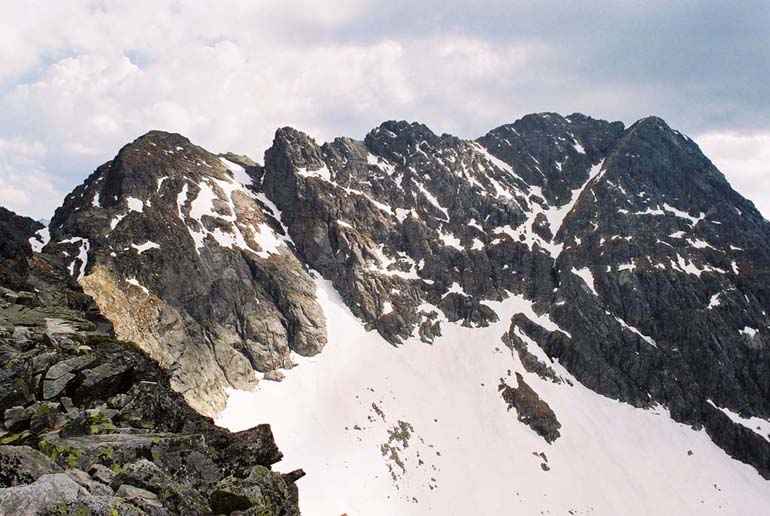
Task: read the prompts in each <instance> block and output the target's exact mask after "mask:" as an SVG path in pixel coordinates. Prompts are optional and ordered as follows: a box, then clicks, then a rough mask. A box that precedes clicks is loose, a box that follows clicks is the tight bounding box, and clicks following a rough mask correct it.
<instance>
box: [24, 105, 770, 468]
mask: <svg viewBox="0 0 770 516" xmlns="http://www.w3.org/2000/svg"><path fill="white" fill-rule="evenodd" d="M242 174H246V176H244V175H242ZM239 177H240V179H239ZM49 231H50V235H51V242H50V243H49V244H48V245H46V246H45V247H44V248H43V250H42V255H44V256H45V257H46V259H48V260H52V261H57V262H58V263H61V264H62V266H64V267H66V268H68V269H69V270H70V273H71V276H72V277H73V278H75V279H78V281H79V283H80V284H82V285H83V287H84V289H85V290H86V292H88V293H90V294H91V295H92V296H93V297H94V299H95V300H96V303H97V304H98V305H99V306H100V308H102V310H103V311H105V314H106V315H107V317H108V318H110V319H111V320H113V322H115V326H116V330H117V332H118V335H119V336H121V337H126V338H128V337H131V338H135V340H137V342H138V343H139V344H140V345H141V346H142V347H143V348H144V349H146V350H148V352H149V353H150V354H151V355H152V356H153V357H155V358H157V359H158V360H159V361H160V363H161V364H162V365H163V366H164V367H169V368H171V370H172V371H173V375H174V376H173V378H174V382H175V383H174V387H175V388H176V389H178V390H180V391H182V392H184V393H185V396H186V397H187V399H188V400H190V401H191V402H192V403H193V404H194V405H195V406H196V408H199V409H200V410H203V411H205V412H208V413H212V412H215V411H216V410H217V408H220V407H221V405H222V402H223V399H224V394H223V389H224V388H226V387H237V388H244V387H249V386H251V385H253V383H254V381H255V380H254V375H253V374H252V373H251V370H252V369H256V370H257V371H261V372H264V373H267V374H268V375H269V376H270V377H273V378H275V377H278V376H279V375H278V374H277V373H273V371H275V370H276V369H280V368H287V367H291V365H292V364H291V353H292V352H297V353H300V354H312V353H316V352H318V351H319V350H320V349H321V348H322V346H323V343H324V342H325V331H324V323H323V318H322V317H321V315H320V312H319V311H318V308H317V305H316V304H315V302H314V292H313V287H312V283H311V282H310V281H309V276H308V269H309V268H312V269H314V270H316V271H318V272H319V273H320V274H321V275H322V276H324V277H325V278H326V279H329V280H331V281H332V282H333V285H334V287H335V288H336V289H337V291H338V292H339V293H340V295H341V296H342V298H343V300H344V301H345V302H346V304H347V305H348V306H349V307H350V309H351V310H352V312H353V313H354V314H355V315H356V316H357V317H359V318H360V319H361V320H363V321H364V322H365V323H366V324H367V325H368V327H369V328H371V329H373V330H376V331H378V332H379V333H381V334H382V335H383V336H384V337H385V338H386V339H387V340H389V341H390V342H391V343H393V344H394V345H398V344H400V343H401V342H403V341H405V340H407V339H410V338H413V337H417V338H419V339H421V340H423V341H424V342H426V343H430V342H432V341H433V340H434V338H435V337H436V336H437V335H440V333H441V326H442V322H444V321H453V322H454V321H460V322H462V324H464V325H467V326H471V327H474V326H485V325H487V324H489V323H490V322H493V321H496V320H497V318H498V314H496V313H495V312H494V310H492V309H491V308H490V307H489V305H488V304H487V303H485V301H487V302H488V301H499V300H501V299H504V298H508V297H510V296H517V297H519V298H520V299H521V300H522V302H524V303H525V304H526V305H527V306H529V309H528V310H527V313H521V314H518V315H516V316H514V318H513V320H512V321H511V325H510V330H509V331H508V333H507V335H506V338H505V343H506V344H507V345H509V347H510V349H511V352H512V353H514V356H516V357H518V358H519V359H520V360H522V362H523V363H524V364H525V365H526V366H527V368H528V370H532V371H535V372H537V374H539V375H543V376H544V377H548V378H551V379H552V380H553V381H560V378H559V377H558V376H557V375H556V374H555V373H553V369H552V368H551V365H552V364H553V363H555V362H556V361H558V363H559V364H561V365H563V366H564V367H566V368H567V370H568V371H569V372H570V373H571V374H573V375H574V376H575V377H576V378H577V379H578V380H579V381H580V382H582V383H583V384H585V385H586V386H588V387H589V388H591V389H593V390H594V391H596V392H599V393H601V394H603V395H605V396H609V397H612V398H615V399H619V400H622V401H625V402H628V403H630V404H633V405H635V406H638V407H652V406H654V405H656V404H660V405H664V406H666V407H667V408H668V409H669V410H670V412H671V415H672V417H673V418H674V419H676V420H677V421H680V422H684V423H687V424H691V425H694V426H696V427H701V426H702V427H704V428H705V429H706V430H707V432H708V433H709V435H711V437H712V439H713V440H714V441H715V442H716V443H717V444H718V445H719V446H721V447H722V448H724V449H725V450H726V451H727V452H728V453H730V454H731V455H733V456H734V457H735V458H737V459H739V460H742V461H745V462H748V463H750V464H752V465H753V466H754V467H756V468H757V470H758V471H759V472H760V473H762V474H763V475H765V476H770V460H769V458H770V442H768V440H767V439H766V437H765V436H763V435H760V434H758V433H756V432H755V431H754V430H753V429H751V428H747V427H746V426H745V425H742V424H741V423H740V422H739V421H738V420H736V419H735V418H732V417H730V415H731V414H738V415H739V416H740V417H742V418H744V419H745V418H749V417H760V418H764V419H767V418H768V417H770V407H769V406H768V404H767V400H768V399H769V398H768V392H769V391H770V354H768V350H767V344H766V339H767V338H768V331H770V330H769V328H770V326H768V318H767V309H768V303H769V302H770V299H768V294H767V287H766V285H767V281H766V279H767V274H768V271H770V261H769V260H768V250H769V249H770V247H768V243H770V240H769V238H770V226H769V225H768V223H767V222H766V221H765V220H764V219H763V218H762V216H761V215H760V214H759V212H758V211H757V210H756V209H755V208H754V206H753V205H752V204H751V203H750V202H749V201H747V200H746V199H744V198H743V197H741V196H740V195H738V194H737V193H736V192H734V191H733V190H732V189H731V188H730V186H729V184H728V183H727V181H726V180H725V178H724V176H723V175H722V174H721V173H720V172H719V171H718V170H717V169H716V168H715V167H714V166H713V164H711V162H710V161H709V160H708V159H707V158H706V157H705V156H703V154H702V153H701V151H700V149H699V148H698V147H697V145H696V144H695V143H694V142H692V141H691V140H690V139H689V138H687V137H686V136H684V135H682V134H680V133H678V132H677V131H675V130H672V129H671V128H669V127H668V126H667V125H666V124H665V122H663V121H662V120H660V119H658V118H655V117H650V118H646V119H643V120H640V121H638V122H637V123H635V124H634V125H632V126H631V127H628V128H626V127H624V125H623V124H622V123H620V122H606V121H601V120H595V119H592V118H590V117H587V116H584V115H580V114H574V115H570V116H568V117H563V116H561V115H558V114H554V113H540V114H533V115H528V116H525V117H523V118H522V119H520V120H518V121H516V122H514V123H512V124H507V125H504V126H501V127H499V128H496V129H494V130H492V131H490V132H489V133H488V134H486V135H485V136H483V137H481V138H479V139H477V140H475V141H468V140H462V139H459V138H456V137H454V136H451V135H436V134H434V133H433V132H432V131H430V129H428V128H427V127H426V126H424V125H422V124H416V123H407V122H386V123H384V124H382V125H381V126H379V127H378V128H376V129H374V130H372V131H371V132H370V133H369V134H368V135H367V136H366V137H365V138H364V140H363V141H358V140H353V139H350V138H338V139H335V140H334V141H332V142H328V143H325V144H322V145H319V144H317V143H316V142H315V141H314V140H313V139H312V138H311V137H309V136H308V135H306V134H304V133H302V132H300V131H297V130H295V129H292V128H282V129H279V130H278V131H277V132H276V137H275V140H274V143H273V145H272V147H271V148H270V149H268V150H267V152H266V153H265V164H264V166H258V165H255V164H254V163H253V162H251V161H247V160H245V159H243V158H239V157H237V156H233V155H230V156H229V157H228V156H215V155H213V154H210V153H208V152H206V151H204V150H203V149H200V148H198V147H195V146H193V145H192V144H190V143H189V141H187V140H186V139H184V138H183V137H181V136H179V135H170V134H166V133H159V132H152V133H148V135H146V136H144V137H142V138H139V139H138V140H137V141H135V142H134V143H132V144H130V145H128V146H127V147H125V148H124V149H122V150H121V152H120V153H119V154H118V156H117V157H116V158H115V159H114V160H113V161H111V162H109V163H108V164H106V165H104V166H102V167H100V168H99V169H98V170H97V171H96V172H95V173H94V174H93V175H92V176H91V177H89V178H88V179H87V180H86V182H85V183H84V184H83V185H81V186H80V187H78V189H76V190H75V191H74V192H73V193H72V194H71V195H70V196H68V198H67V200H66V201H65V204H64V206H63V207H62V208H60V209H59V210H58V211H57V213H56V215H55V216H54V218H53V220H52V222H51V225H50V229H49ZM258 235H261V236H258ZM64 253H66V255H65V254H64ZM33 259H34V258H33ZM287 280H288V281H287ZM254 299H257V300H258V302H255V301H254ZM110 307H117V309H116V308H110ZM129 309H130V310H129ZM263 321H268V322H267V323H265V324H264V325H262V324H261V323H262V322H263ZM199 356H200V357H202V358H201V359H200V360H198V358H197V357H199ZM204 377H205V378H206V381H207V383H206V385H202V384H201V378H204ZM503 392H509V393H510V391H507V390H506V389H503ZM535 394H536V393H535ZM510 397H511V396H509V398H510ZM524 398H525V399H533V400H534V399H536V398H535V396H525V397H524ZM540 401H542V402H543V403H545V406H547V401H548V400H540ZM501 402H502V401H501ZM533 403H536V402H533ZM531 408H535V409H536V408H537V407H535V406H533V407H528V409H531ZM517 413H518V415H519V416H521V412H520V411H519V408H518V407H517ZM555 418H557V419H558V414H556V415H555ZM551 435H555V434H551ZM554 438H556V437H554Z"/></svg>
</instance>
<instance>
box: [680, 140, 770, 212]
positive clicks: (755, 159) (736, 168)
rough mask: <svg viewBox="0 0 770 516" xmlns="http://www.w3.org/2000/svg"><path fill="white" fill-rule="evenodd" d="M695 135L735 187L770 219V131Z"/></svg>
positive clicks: (705, 151) (706, 152) (700, 144)
mask: <svg viewBox="0 0 770 516" xmlns="http://www.w3.org/2000/svg"><path fill="white" fill-rule="evenodd" d="M694 139H695V141H696V142H697V143H698V145H699V146H700V148H701V150H703V152H704V153H705V154H706V156H708V157H709V158H710V159H711V161H712V162H713V163H714V164H715V165H716V166H717V168H718V169H719V170H721V171H722V173H723V174H724V175H725V176H726V177H727V180H728V181H730V184H731V185H732V186H733V188H735V190H736V191H738V192H739V193H740V194H741V195H743V196H744V197H747V198H748V199H750V200H752V201H753V202H754V204H755V205H756V207H757V209H759V211H761V212H762V214H763V215H764V216H765V218H766V219H770V132H761V133H737V132H725V131H719V132H708V133H703V134H700V135H697V136H695V137H694Z"/></svg>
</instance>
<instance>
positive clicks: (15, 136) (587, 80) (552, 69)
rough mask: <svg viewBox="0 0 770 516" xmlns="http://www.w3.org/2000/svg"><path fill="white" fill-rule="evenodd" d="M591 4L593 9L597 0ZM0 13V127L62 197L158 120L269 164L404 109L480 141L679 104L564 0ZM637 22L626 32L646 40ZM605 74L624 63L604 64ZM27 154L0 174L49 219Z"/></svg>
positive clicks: (48, 5) (365, 1) (132, 6)
mask: <svg viewBox="0 0 770 516" xmlns="http://www.w3.org/2000/svg"><path fill="white" fill-rule="evenodd" d="M591 2H592V4H591V5H592V6H593V7H592V9H589V10H594V11H595V10H597V9H599V7H601V6H602V5H604V4H606V2H605V3H604V4H603V3H602V2H603V0H591ZM514 4H515V5H514ZM604 7H605V8H606V9H605V11H606V12H607V14H608V16H610V15H611V16H612V20H613V24H616V25H618V29H617V30H618V32H617V33H615V34H614V35H613V34H612V33H610V32H608V31H609V30H610V29H611V27H612V26H613V24H605V25H604V26H603V30H604V36H606V37H607V38H609V39H613V38H614V40H613V41H617V40H619V38H622V37H625V36H623V34H625V33H626V32H628V31H626V30H625V29H624V26H623V23H631V24H633V21H634V20H637V19H640V17H641V19H644V20H646V21H645V23H652V22H651V21H650V20H652V21H654V19H655V15H654V12H655V11H646V12H644V13H641V11H639V10H636V11H633V12H631V13H630V21H628V22H624V21H623V20H624V18H623V16H621V15H627V14H629V13H627V12H625V11H622V9H620V8H619V7H617V5H616V4H615V3H612V2H610V3H609V4H607V5H604ZM640 13H641V14H640ZM677 13H679V11H677ZM3 14H4V15H3V17H2V18H0V63H2V64H1V65H0V138H5V139H6V140H22V141H38V142H41V144H42V145H43V146H44V147H45V149H46V153H45V155H44V156H41V157H40V158H39V160H38V161H37V162H36V164H35V167H34V170H35V171H36V174H38V176H39V177H41V178H47V182H48V183H49V184H50V185H51V188H52V190H51V192H59V195H63V194H62V192H67V191H69V190H71V189H72V188H73V187H74V186H75V185H76V184H78V183H79V182H80V181H82V179H83V178H84V177H86V175H88V174H89V173H90V172H91V171H92V170H93V169H94V168H95V167H96V166H98V165H100V164H101V163H103V162H105V161H107V160H108V159H110V158H111V157H112V156H114V155H115V153H116V152H117V150H118V148H119V147H121V146H122V145H124V144H125V143H127V142H129V141H131V140H133V139H134V138H136V137H137V136H139V135H140V134H143V133H144V132H146V131H148V130H150V129H163V130H169V131H176V132H180V133H182V134H185V135H186V136H188V137H190V138H191V139H192V140H193V141H194V142H196V143H198V144H200V145H202V146H204V147H207V148H209V149H211V150H213V151H226V150H233V151H236V152H240V153H246V154H249V155H251V156H252V157H253V158H255V159H257V160H261V159H262V153H263V152H264V150H265V149H266V148H267V147H268V146H269V145H270V142H271V141H272V136H273V133H274V131H275V129H276V128H277V127H280V126H285V125H292V126H294V127H297V128H299V129H302V130H304V131H306V132H308V133H309V134H311V135H313V136H315V137H316V138H318V139H320V140H326V139H329V138H332V137H335V136H340V135H346V136H353V137H358V138H360V137H362V136H363V135H364V134H365V133H366V131H368V130H369V129H371V128H372V127H374V126H376V125H378V124H379V123H380V122H382V121H383V120H388V119H408V120H419V121H421V122H424V123H426V124H427V125H429V126H430V127H431V128H432V129H434V130H435V131H437V132H450V133H453V134H457V135H458V136H461V137H477V136H479V135H481V134H483V133H484V132H486V131H487V130H489V129H491V128H493V127H495V126H497V125H500V124H502V123H507V122H511V121H513V120H515V119H516V118H518V117H519V116H521V115H522V114H525V113H528V112H533V111H545V110H548V111H560V112H565V113H571V112H573V111H583V112H586V113H588V114H591V115H593V116H599V117H605V118H612V119H618V118H620V119H623V120H625V121H626V122H633V121H634V120H635V118H638V117H640V116H644V115H647V114H650V113H657V114H660V115H663V116H664V117H666V118H669V117H668V112H667V109H668V107H669V106H681V105H684V104H686V103H682V102H680V100H681V97H677V96H676V95H672V94H671V91H672V88H673V87H674V86H676V85H674V84H671V83H670V81H668V79H667V78H664V79H665V80H663V81H662V82H660V81H658V82H656V81H655V78H656V76H655V74H650V73H647V70H646V68H644V66H642V67H640V66H637V65H634V66H633V67H632V68H633V70H634V72H633V74H630V75H632V76H633V77H634V78H635V79H634V81H631V82H629V81H624V80H623V77H624V76H625V75H628V74H627V73H626V72H627V70H626V69H624V68H623V67H622V66H621V65H622V63H625V62H626V61H625V59H623V60H617V59H615V60H613V58H612V56H611V55H605V54H602V52H604V51H605V50H606V49H608V48H609V49H613V48H616V47H617V45H609V44H607V42H606V41H605V42H603V43H602V42H597V41H594V39H592V38H589V37H587V36H585V35H584V34H583V32H584V31H576V30H574V28H575V27H577V26H580V21H579V20H574V19H573V18H574V17H575V16H577V13H576V12H574V10H570V9H567V8H566V7H565V9H564V10H558V9H557V10H554V9H552V8H545V7H533V6H531V5H529V4H526V3H516V2H505V1H502V0H500V1H493V0H485V1H484V2H482V3H479V4H474V5H472V6H471V5H470V4H469V3H462V2H458V1H454V0H448V2H447V4H446V5H444V4H443V3H439V2H435V1H426V2H420V3H416V4H414V3H406V2H402V1H400V0H399V1H394V3H392V4H390V3H381V2H373V1H372V0H337V1H335V2H299V1H292V0H260V1H253V0H229V1H221V2H196V1H179V0H153V1H150V0H137V1H133V2H117V1H114V0H98V1H97V0H71V1H69V2H60V1H58V0H51V1H41V2H37V3H35V5H34V6H30V5H29V4H26V3H23V2H11V3H10V5H8V6H4V12H3ZM696 14H698V13H694V12H693V11H688V12H687V13H679V14H677V15H686V16H688V17H693V16H695V15H696ZM651 17H652V18H651ZM688 19H689V18H688ZM560 20H561V21H560ZM559 23H561V25H559ZM632 32H633V38H632V43H633V45H639V46H644V47H645V48H647V47H649V45H647V43H646V42H645V40H644V39H643V38H641V37H640V36H639V33H638V32H637V31H632ZM619 34H620V36H619ZM641 34H646V32H644V31H642V33H641ZM658 36H659V37H661V38H662V37H663V36H665V34H660V35H658ZM629 37H631V36H629ZM677 37H679V34H677ZM634 38H635V39H634ZM602 41H604V40H602ZM661 41H662V40H661ZM621 46H622V45H621ZM597 48H599V49H601V51H597ZM651 48H653V49H655V48H658V47H651ZM688 48H689V47H688ZM630 53H634V52H633V51H631V52H630ZM596 55H598V56H599V57H600V58H601V66H596V62H595V60H592V56H594V57H595V56H596ZM634 55H635V56H639V55H640V53H638V52H637V53H634ZM666 55H669V54H668V53H666ZM624 56H625V54H624ZM647 62H648V60H645V61H644V63H647ZM649 62H654V63H656V64H655V66H657V65H658V63H659V61H654V60H649ZM608 63H609V64H608ZM645 66H646V64H645ZM618 67H620V68H618ZM755 68H761V67H755ZM747 69H748V68H747ZM587 70H588V71H587ZM624 70H625V71H624ZM612 72H616V73H619V74H620V75H618V76H616V78H614V79H611V78H608V77H609V76H610V75H611V74H612ZM592 73H600V76H601V80H597V79H596V78H595V76H592V75H591V74H592ZM645 74H646V75H645ZM722 75H724V76H726V75H725V74H722ZM642 76H643V77H644V78H645V80H636V79H639V78H640V77H642ZM698 84H710V82H708V81H706V82H704V81H698ZM683 91H684V90H683ZM691 104H692V105H694V106H697V105H698V102H696V101H694V100H693V101H692V102H691ZM718 107H719V106H715V107H714V109H717V108H718ZM672 109H674V108H672ZM671 121H672V123H673V125H676V126H678V127H680V128H681V129H683V130H685V131H688V132H694V131H693V130H692V127H688V126H687V125H686V124H679V123H677V120H676V117H673V119H672V120H671ZM19 167H21V165H20V164H19V163H17V162H15V161H9V160H6V161H5V165H4V168H3V170H2V176H0V179H2V180H3V185H13V186H12V187H11V186H2V188H4V189H7V191H4V193H3V195H4V196H5V197H9V196H11V195H10V192H11V188H14V189H16V190H17V193H16V194H14V196H15V197H19V192H21V193H26V194H27V195H28V198H29V199H30V201H29V203H30V204H29V205H26V206H24V205H21V204H20V203H16V206H20V205H21V206H22V208H21V211H22V212H24V213H35V214H40V213H43V212H45V214H46V215H50V210H51V204H50V199H45V201H44V202H45V203H46V204H45V205H43V204H42V203H43V201H42V200H39V199H42V198H41V197H40V196H37V195H29V194H30V192H31V187H28V186H25V185H24V184H22V183H20V182H18V181H15V180H14V181H12V180H11V177H10V175H11V174H16V175H17V176H18V177H21V174H24V172H25V170H29V169H30V167H29V166H27V167H26V169H25V168H19ZM36 188H39V185H38V186H36ZM52 195H53V194H52ZM36 216H38V215H36Z"/></svg>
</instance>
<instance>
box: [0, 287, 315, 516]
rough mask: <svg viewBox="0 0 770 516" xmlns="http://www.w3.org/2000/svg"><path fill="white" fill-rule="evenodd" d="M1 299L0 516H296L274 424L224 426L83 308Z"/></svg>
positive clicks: (6, 295) (292, 476)
mask: <svg viewBox="0 0 770 516" xmlns="http://www.w3.org/2000/svg"><path fill="white" fill-rule="evenodd" d="M0 294H2V299H1V300H0V364H1V365H2V370H0V415H2V429H0V443H1V445H0V514H14V515H16V514H19V515H27V514H29V515H38V514H89V515H91V514H92V515H105V516H107V515H109V516H114V515H142V514H148V515H164V514H185V515H196V514H255V515H256V514H259V515H287V516H290V515H298V514H299V509H298V506H297V488H296V486H295V484H294V482H295V481H296V480H297V479H299V478H301V477H302V476H303V475H304V473H303V472H302V471H301V470H299V471H295V472H292V473H289V474H281V473H278V472H275V471H272V470H271V469H270V467H271V465H272V464H274V463H276V462H277V461H279V460H280V459H281V457H282V455H281V452H280V451H279V450H278V448H277V446H276V444H275V441H274V440H273V435H272V432H271V430H270V427H269V425H260V426H257V427H254V428H251V429H249V430H245V431H243V432H238V433H231V432H228V431H227V430H224V429H222V428H219V427H217V426H215V425H214V423H213V421H212V420H211V419H210V418H207V417H204V416H202V415H200V414H199V413H197V412H196V411H194V410H193V409H191V408H190V406H189V405H188V404H187V403H186V402H185V401H184V399H183V397H182V395H181V394H179V393H177V392H174V391H172V390H171V388H170V385H169V375H168V373H167V372H165V371H164V370H163V369H161V368H160V367H159V366H158V365H157V364H156V363H155V362H154V361H153V360H151V359H150V358H148V357H147V356H146V355H145V354H144V353H142V352H141V351H140V350H139V349H138V348H136V347H135V346H133V345H132V344H130V343H126V342H120V341H117V340H116V339H114V338H113V337H111V336H110V334H109V333H104V332H100V331H96V328H97V326H99V325H98V324H94V323H93V322H92V321H89V320H87V319H86V318H85V317H84V314H83V313H81V312H78V311H75V310H71V309H68V308H61V307H50V306H49V307H41V306H29V305H30V304H33V305H36V304H38V303H26V302H24V303H23V304H19V300H20V299H21V300H24V301H26V299H27V296H25V295H19V292H16V291H11V290H8V289H3V290H2V292H1V293H0Z"/></svg>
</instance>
